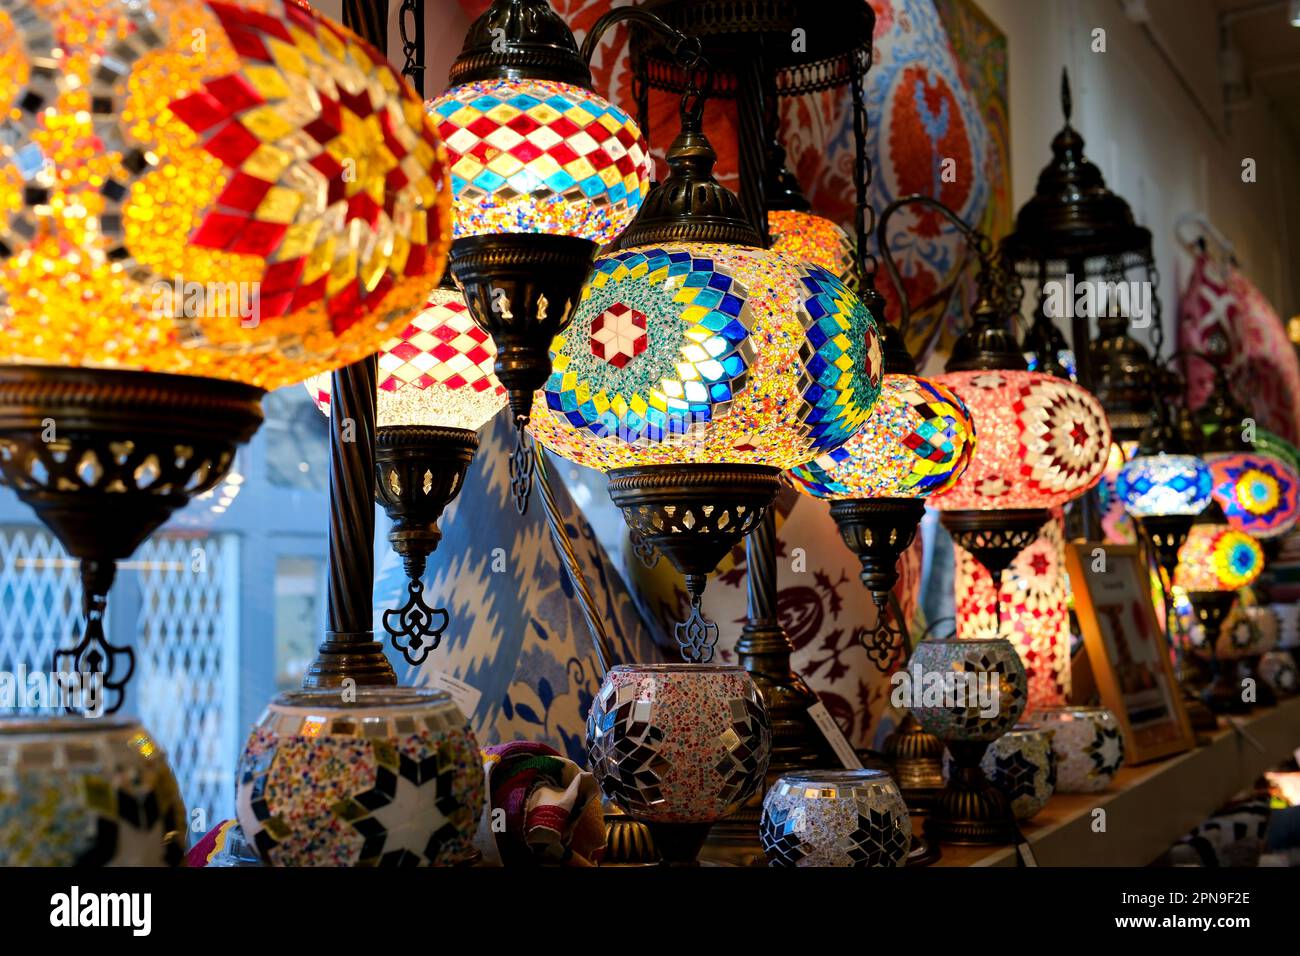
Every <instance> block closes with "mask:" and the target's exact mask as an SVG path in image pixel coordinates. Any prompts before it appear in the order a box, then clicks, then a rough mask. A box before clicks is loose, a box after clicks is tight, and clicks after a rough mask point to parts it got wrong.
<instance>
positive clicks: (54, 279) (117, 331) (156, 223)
mask: <svg viewBox="0 0 1300 956" xmlns="http://www.w3.org/2000/svg"><path fill="white" fill-rule="evenodd" d="M450 207H451V192H450V187H449V184H448V182H447V170H446V165H445V154H444V151H443V147H442V144H441V142H440V140H439V139H438V135H437V132H436V130H435V129H434V127H433V124H432V123H431V122H430V121H429V119H428V118H427V117H426V116H425V113H424V105H423V103H422V102H421V100H420V98H419V97H418V96H416V94H415V92H414V91H413V90H412V89H411V88H410V86H409V85H408V84H407V83H406V82H405V81H404V80H403V79H402V78H401V77H400V76H399V75H398V73H397V72H396V71H395V70H394V69H393V68H392V67H391V66H389V64H388V62H387V61H386V59H385V58H384V57H383V56H382V55H381V54H380V53H378V52H377V51H376V50H375V49H374V48H373V47H371V46H369V45H368V44H366V43H365V42H364V41H362V40H361V39H359V38H358V37H356V36H355V35H354V34H352V33H351V32H350V31H348V30H346V29H344V28H342V27H339V26H337V25H335V24H333V23H331V22H330V21H328V20H326V19H324V18H322V17H320V16H318V15H317V14H316V13H314V12H312V11H311V10H310V9H308V8H307V7H306V5H304V4H300V3H294V2H285V0H238V2H232V0H168V2H166V3H159V2H138V3H99V2H95V3H90V2H80V3H71V2H62V0H35V2H29V3H21V4H14V3H5V4H2V5H0V446H2V447H3V449H4V454H3V455H0V473H3V478H4V481H5V483H6V484H8V485H9V486H10V487H12V488H13V489H14V490H15V491H16V492H17V494H18V495H19V497H20V498H21V499H22V500H23V501H24V502H26V503H27V504H29V505H31V506H32V507H33V508H34V509H35V510H36V512H37V514H38V515H39V516H40V518H41V520H42V521H43V522H44V523H45V524H46V525H47V526H48V527H49V528H50V530H51V531H52V532H53V533H54V534H55V535H56V536H57V537H58V539H59V541H60V542H61V543H62V544H63V546H64V548H65V549H66V550H67V551H68V553H69V554H70V555H71V556H72V557H73V558H75V559H77V560H79V562H80V566H81V581H82V590H83V607H84V608H85V620H86V626H85V632H84V635H83V638H82V640H81V641H80V642H79V643H77V644H76V645H75V647H73V648H72V649H70V650H66V651H64V650H61V651H59V652H58V654H57V658H58V661H57V664H56V666H58V667H60V668H63V669H69V670H74V671H82V670H97V671H102V672H103V673H104V675H105V677H104V683H105V688H106V693H107V694H108V695H109V700H110V703H109V704H108V709H109V710H110V711H112V710H116V709H117V708H119V707H121V706H122V702H123V699H124V695H125V690H126V687H127V684H128V683H129V681H130V678H131V675H132V674H133V672H134V669H135V659H134V651H133V650H132V649H131V648H130V647H129V646H128V647H116V646H114V645H112V644H110V643H109V641H108V638H107V635H106V634H105V627H104V623H103V622H104V620H105V619H106V618H105V614H104V611H105V609H106V602H107V595H108V592H109V590H110V589H111V587H112V582H113V578H114V574H115V567H116V562H117V561H119V560H122V559H124V558H127V557H129V556H130V555H131V554H132V553H133V552H134V551H135V549H136V548H137V547H138V546H139V545H140V544H141V543H142V542H143V541H144V540H145V538H147V537H148V536H149V535H150V534H151V533H152V532H153V531H154V530H155V529H156V528H158V527H159V526H160V525H162V524H163V523H164V522H165V521H166V520H167V519H168V518H169V517H170V516H171V515H172V514H173V513H174V512H175V511H176V510H177V509H179V508H180V507H182V506H183V505H184V504H185V503H186V502H188V501H189V500H191V499H192V498H194V497H195V496H197V495H201V494H203V493H205V492H207V491H209V490H211V489H212V488H214V487H215V486H216V485H217V484H218V483H220V481H221V480H222V478H223V477H224V476H225V474H226V473H227V472H228V470H229V468H230V466H231V463H232V462H233V460H234V456H235V452H236V450H237V448H238V446H239V445H240V444H241V443H243V442H246V441H248V440H249V438H251V437H252V435H253V433H254V432H255V431H256V430H257V427H258V425H260V423H261V420H262V411H261V405H260V400H261V397H262V394H263V392H264V390H265V389H271V388H277V387H280V386H283V385H288V384H291V383H294V382H300V381H303V380H304V379H306V378H307V377H308V376H310V375H313V374H316V373H319V372H321V371H324V370H327V369H331V368H337V367H339V366H341V365H344V364H347V363H351V362H354V361H356V360H359V359H362V358H364V357H366V356H368V355H370V354H372V353H373V352H374V351H375V350H376V349H377V348H378V347H379V345H380V343H382V342H383V341H384V339H386V338H388V337H390V336H391V335H392V334H393V333H392V329H393V327H394V326H395V325H396V324H397V323H398V322H404V321H406V320H407V319H409V317H410V316H411V315H412V314H413V313H415V312H416V311H418V310H419V306H420V304H421V303H423V302H424V299H425V296H426V294H427V293H428V290H429V288H430V287H431V286H432V285H433V284H434V282H435V281H436V279H437V277H438V276H439V275H441V273H442V270H443V266H444V264H445V261H446V258H447V252H448V244H449V242H450V238H451V236H450V233H451V208H450ZM47 419H53V420H56V421H59V422H64V423H67V422H70V421H75V422H76V423H77V425H76V427H75V428H61V429H60V430H59V436H58V441H55V442H50V441H47V440H42V436H43V434H44V432H43V427H44V426H43V425H42V422H44V421H45V420H47ZM110 499H111V501H112V505H111V506H107V502H108V501H109V500H110Z"/></svg>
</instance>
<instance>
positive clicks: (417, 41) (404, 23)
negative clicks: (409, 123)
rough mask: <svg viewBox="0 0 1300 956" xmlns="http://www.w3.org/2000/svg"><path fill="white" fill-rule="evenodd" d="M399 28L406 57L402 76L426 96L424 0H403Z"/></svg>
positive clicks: (403, 52) (398, 20)
mask: <svg viewBox="0 0 1300 956" xmlns="http://www.w3.org/2000/svg"><path fill="white" fill-rule="evenodd" d="M397 28H398V31H399V32H400V33H401V35H402V56H403V57H404V58H405V63H403V65H402V76H404V77H406V78H407V79H408V80H410V81H411V85H412V86H414V87H415V90H416V92H417V93H419V94H420V95H421V96H424V0H402V6H401V9H400V10H399V11H398V14H397Z"/></svg>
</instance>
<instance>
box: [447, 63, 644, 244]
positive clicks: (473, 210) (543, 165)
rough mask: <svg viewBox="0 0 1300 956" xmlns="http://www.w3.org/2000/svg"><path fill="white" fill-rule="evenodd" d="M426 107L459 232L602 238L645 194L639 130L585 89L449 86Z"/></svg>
mask: <svg viewBox="0 0 1300 956" xmlns="http://www.w3.org/2000/svg"><path fill="white" fill-rule="evenodd" d="M429 110H430V114H431V115H432V117H433V119H434V121H435V123H436V124H437V127H438V133H439V135H440V136H441V137H442V139H443V141H444V142H445V143H446V144H447V154H448V161H449V163H450V166H451V177H452V179H451V183H452V192H453V194H454V195H455V196H456V207H455V213H456V221H455V235H456V236H457V237H458V238H459V237H461V236H475V235H481V234H484V233H494V232H540V233H548V234H552V235H563V236H576V237H579V238H584V239H592V240H595V241H596V242H600V243H604V242H608V241H610V240H611V239H613V238H615V237H616V236H617V235H618V234H619V233H620V232H622V231H623V229H624V228H626V226H627V224H628V223H629V222H631V221H632V218H633V216H635V215H636V212H637V210H638V209H640V208H641V201H642V199H644V198H645V194H646V193H647V192H649V189H650V176H651V173H652V172H653V167H652V164H651V159H650V150H649V148H648V147H647V145H646V142H645V137H644V136H643V135H642V134H641V130H639V129H638V128H637V125H636V123H634V122H633V121H632V118H631V117H630V116H628V114H627V113H625V112H624V111H623V110H621V109H619V108H618V107H617V106H615V105H614V104H612V103H610V102H608V101H606V100H604V99H602V98H601V97H599V96H597V95H596V94H595V93H593V92H591V91H590V90H584V89H582V88H581V87H579V86H573V85H572V84H569V83H560V82H556V81H550V80H533V79H526V80H507V79H501V80H489V81H484V82H478V83H467V84H465V85H463V86H457V87H453V88H452V89H450V90H448V91H447V92H446V93H444V94H443V95H442V96H440V97H439V98H438V99H436V100H434V101H433V102H432V103H430V105H429Z"/></svg>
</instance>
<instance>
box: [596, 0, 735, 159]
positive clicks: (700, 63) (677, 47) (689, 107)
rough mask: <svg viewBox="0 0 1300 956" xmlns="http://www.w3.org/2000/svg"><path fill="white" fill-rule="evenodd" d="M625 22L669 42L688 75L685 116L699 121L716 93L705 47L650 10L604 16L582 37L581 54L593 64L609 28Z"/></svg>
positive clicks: (619, 10)
mask: <svg viewBox="0 0 1300 956" xmlns="http://www.w3.org/2000/svg"><path fill="white" fill-rule="evenodd" d="M625 21H626V22H630V23H633V24H637V25H639V26H643V27H647V28H648V29H649V30H650V31H651V32H653V33H657V34H659V35H660V36H661V37H663V38H664V39H665V40H667V41H668V52H669V53H670V54H671V56H672V57H673V59H674V60H676V61H677V66H678V67H679V68H680V69H681V71H682V72H683V73H685V74H686V89H685V90H684V91H683V93H682V107H681V109H682V114H683V116H685V115H688V114H689V115H693V116H696V117H697V118H698V117H699V116H701V115H702V114H703V110H704V101H705V100H706V99H708V98H709V95H710V94H711V93H712V92H713V74H712V72H710V70H709V64H708V61H707V60H705V59H704V52H703V51H704V44H703V43H701V42H700V38H699V37H697V36H691V35H689V34H686V33H682V32H681V31H680V30H677V29H675V28H674V27H671V26H669V25H668V24H667V23H666V22H665V21H664V20H663V19H662V18H661V17H659V16H657V15H655V14H653V13H651V12H650V11H648V10H644V9H642V8H641V7H615V8H614V9H613V10H610V11H608V12H607V13H605V14H602V15H601V17H600V19H598V20H597V21H596V22H595V23H594V24H592V26H591V31H590V32H589V33H588V34H587V35H586V36H585V37H583V40H582V47H581V48H580V49H579V51H578V55H579V56H581V57H582V59H583V61H584V62H586V63H587V64H588V65H590V64H591V57H592V55H593V54H594V53H595V52H596V47H597V46H599V45H600V41H601V40H602V39H603V38H604V36H605V34H606V33H607V32H609V28H610V27H612V26H614V25H615V24H618V23H623V22H625ZM701 84H702V85H701ZM641 132H642V133H643V134H647V135H648V133H649V131H648V130H644V129H643V130H642V131H641Z"/></svg>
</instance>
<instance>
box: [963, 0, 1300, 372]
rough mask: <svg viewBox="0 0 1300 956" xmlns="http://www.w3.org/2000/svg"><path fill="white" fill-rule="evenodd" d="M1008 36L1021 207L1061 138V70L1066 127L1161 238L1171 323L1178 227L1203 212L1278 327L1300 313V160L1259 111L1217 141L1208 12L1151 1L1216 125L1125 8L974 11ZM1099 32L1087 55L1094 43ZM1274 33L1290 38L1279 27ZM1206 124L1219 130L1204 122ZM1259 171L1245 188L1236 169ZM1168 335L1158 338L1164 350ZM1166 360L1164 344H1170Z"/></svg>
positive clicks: (1003, 6)
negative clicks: (1100, 37) (1099, 35)
mask: <svg viewBox="0 0 1300 956" xmlns="http://www.w3.org/2000/svg"><path fill="white" fill-rule="evenodd" d="M977 2H979V4H980V6H981V7H982V8H983V10H984V11H985V13H987V14H988V16H989V17H990V19H992V20H993V21H994V22H995V23H996V24H997V25H998V26H999V28H1001V29H1002V30H1003V31H1004V32H1005V33H1006V35H1007V39H1008V59H1009V70H1010V76H1009V79H1008V86H1009V94H1010V104H1009V115H1010V117H1011V169H1012V179H1013V195H1014V197H1015V203H1016V206H1017V207H1019V205H1020V204H1021V203H1023V202H1024V201H1025V200H1026V199H1028V198H1029V197H1030V196H1031V195H1032V194H1033V190H1034V184H1035V182H1036V180H1037V178H1038V172H1039V170H1040V169H1042V167H1043V166H1044V165H1045V164H1046V162H1047V161H1048V159H1049V158H1050V156H1051V151H1050V143H1051V139H1052V136H1053V135H1055V133H1056V131H1057V130H1059V129H1060V127H1061V111H1060V106H1059V87H1060V71H1061V67H1062V66H1067V67H1069V70H1070V81H1071V85H1072V87H1073V92H1074V125H1075V127H1076V128H1077V129H1078V130H1079V131H1080V133H1082V134H1083V137H1084V139H1085V140H1086V142H1087V152H1088V155H1089V158H1090V159H1092V161H1093V162H1095V163H1097V165H1098V166H1100V167H1101V170H1102V173H1103V174H1104V175H1105V177H1106V183H1107V185H1109V186H1110V187H1111V188H1112V189H1114V190H1115V191H1116V192H1118V193H1119V194H1120V195H1122V196H1124V197H1125V198H1126V199H1128V200H1129V202H1130V203H1131V204H1132V206H1133V211H1134V214H1135V215H1136V217H1137V219H1138V221H1139V222H1140V223H1141V224H1142V225H1145V226H1146V227H1147V228H1149V229H1150V230H1151V231H1152V233H1153V235H1154V240H1155V254H1156V262H1157V265H1158V267H1159V269H1160V272H1161V291H1162V293H1163V295H1162V299H1163V301H1164V304H1165V316H1166V322H1167V323H1169V322H1171V321H1172V318H1173V315H1172V313H1173V312H1174V306H1175V305H1176V302H1177V297H1176V294H1175V291H1174V290H1175V288H1176V287H1178V286H1181V284H1182V283H1183V282H1184V281H1185V279H1186V275H1187V266H1188V261H1189V260H1188V258H1187V256H1186V255H1185V254H1184V253H1183V252H1182V250H1181V249H1180V248H1179V247H1178V246H1177V243H1176V242H1175V240H1174V233H1173V231H1174V223H1175V221H1176V220H1177V218H1178V217H1179V216H1180V215H1181V214H1182V213H1184V212H1189V211H1193V210H1199V211H1202V212H1204V213H1205V214H1206V215H1207V216H1208V217H1209V218H1210V219H1211V221H1212V222H1213V223H1214V224H1215V225H1216V226H1217V227H1218V228H1219V229H1220V230H1221V231H1222V232H1223V233H1225V234H1226V235H1227V236H1228V238H1229V239H1230V240H1231V241H1232V242H1233V243H1234V245H1235V246H1236V249H1237V257H1238V259H1239V260H1240V261H1241V264H1242V267H1243V270H1244V271H1245V272H1246V274H1247V275H1249V276H1250V277H1251V279H1252V280H1253V281H1254V282H1255V283H1256V284H1257V285H1258V286H1259V287H1260V289H1261V290H1262V291H1263V292H1264V294H1265V295H1267V296H1268V297H1269V298H1270V300H1271V301H1272V302H1273V305H1274V307H1275V308H1277V310H1278V312H1279V314H1280V315H1281V316H1282V317H1283V319H1285V318H1287V317H1288V316H1291V315H1294V314H1297V313H1300V275H1298V274H1297V273H1300V156H1298V155H1297V152H1296V149H1295V146H1294V145H1293V144H1292V143H1291V142H1290V141H1289V140H1287V139H1286V138H1285V136H1284V134H1283V132H1282V130H1281V126H1280V124H1279V123H1278V121H1277V120H1276V118H1275V117H1274V116H1273V114H1272V113H1271V111H1270V109H1269V107H1268V106H1267V104H1266V103H1264V102H1262V101H1260V100H1258V99H1256V100H1255V101H1253V102H1252V103H1251V105H1250V106H1249V107H1248V108H1246V109H1243V110H1240V111H1236V112H1234V113H1233V115H1232V128H1231V132H1230V133H1228V134H1227V135H1223V134H1222V133H1221V132H1220V130H1219V129H1216V128H1215V126H1216V125H1217V126H1221V125H1222V122H1223V120H1222V107H1221V105H1220V94H1219V88H1218V72H1217V67H1216V59H1215V52H1216V49H1217V37H1218V34H1217V26H1216V21H1215V13H1214V9H1213V7H1212V5H1211V3H1210V2H1209V0H1148V4H1147V6H1148V8H1149V10H1150V12H1151V24H1150V25H1151V28H1152V30H1153V32H1154V33H1156V35H1157V36H1158V37H1159V38H1160V40H1161V41H1162V43H1163V44H1164V45H1165V46H1166V47H1167V48H1168V49H1169V50H1170V52H1171V54H1172V56H1173V58H1174V60H1175V62H1176V63H1177V65H1178V67H1179V69H1180V71H1181V73H1182V74H1183V76H1184V77H1186V78H1187V81H1188V83H1189V85H1191V87H1192V91H1193V93H1194V94H1195V96H1196V97H1197V98H1198V99H1199V101H1200V102H1201V103H1203V104H1204V106H1205V108H1206V111H1207V112H1208V113H1209V114H1210V119H1208V120H1207V118H1206V117H1205V116H1204V115H1203V114H1202V112H1201V111H1200V110H1199V109H1198V108H1197V106H1196V104H1195V102H1194V101H1193V100H1192V98H1191V95H1189V93H1188V92H1187V91H1186V90H1185V89H1184V88H1183V86H1182V85H1181V84H1180V82H1179V80H1178V78H1177V76H1176V75H1175V74H1174V72H1173V71H1172V70H1171V69H1170V67H1169V66H1168V65H1167V64H1166V62H1165V61H1164V59H1163V58H1162V57H1161V56H1160V55H1159V54H1158V53H1157V51H1156V50H1155V49H1154V48H1153V47H1152V46H1151V44H1150V42H1149V41H1148V39H1147V38H1146V36H1145V35H1144V34H1143V32H1142V31H1141V30H1140V28H1139V27H1138V26H1136V25H1135V24H1133V23H1131V22H1130V21H1129V20H1128V19H1127V18H1126V17H1125V15H1124V10H1123V6H1122V5H1121V3H1120V2H1119V0H977ZM1095 28H1101V29H1104V30H1105V31H1106V52H1105V53H1093V52H1092V51H1091V48H1090V45H1091V43H1092V31H1093V30H1094V29H1095ZM1279 29H1289V28H1288V27H1287V26H1286V25H1285V23H1283V22H1279ZM1211 121H1213V123H1214V124H1215V125H1212V124H1211ZM1245 157H1251V158H1253V159H1255V160H1256V162H1257V172H1258V179H1257V182H1255V183H1253V184H1248V183H1243V182H1242V179H1241V162H1242V159H1243V158H1245ZM1171 338H1172V336H1171V335H1167V336H1166V340H1167V341H1168V340H1170V339H1171ZM1166 347H1167V348H1168V347H1169V346H1166Z"/></svg>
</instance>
